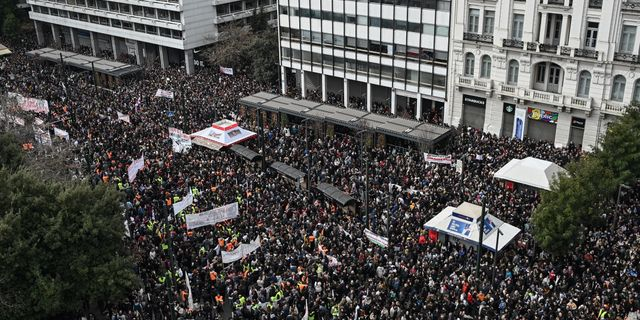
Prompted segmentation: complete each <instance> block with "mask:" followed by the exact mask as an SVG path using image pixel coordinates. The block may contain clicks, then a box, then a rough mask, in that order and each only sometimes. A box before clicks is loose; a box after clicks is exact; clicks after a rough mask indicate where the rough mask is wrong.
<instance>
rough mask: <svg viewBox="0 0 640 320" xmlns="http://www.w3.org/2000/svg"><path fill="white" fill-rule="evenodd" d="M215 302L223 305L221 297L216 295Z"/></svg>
mask: <svg viewBox="0 0 640 320" xmlns="http://www.w3.org/2000/svg"><path fill="white" fill-rule="evenodd" d="M216 302H217V303H218V304H221V305H222V304H224V298H223V297H222V296H221V295H219V294H217V295H216Z"/></svg>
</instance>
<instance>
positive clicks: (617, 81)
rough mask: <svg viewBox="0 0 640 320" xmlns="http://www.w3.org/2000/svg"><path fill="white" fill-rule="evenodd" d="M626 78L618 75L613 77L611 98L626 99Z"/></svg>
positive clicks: (615, 99)
mask: <svg viewBox="0 0 640 320" xmlns="http://www.w3.org/2000/svg"><path fill="white" fill-rule="evenodd" d="M626 82H627V81H626V80H625V79H624V77H623V76H621V75H617V76H615V78H613V85H612V86H611V100H613V101H620V102H622V100H623V99H624V87H625V85H626Z"/></svg>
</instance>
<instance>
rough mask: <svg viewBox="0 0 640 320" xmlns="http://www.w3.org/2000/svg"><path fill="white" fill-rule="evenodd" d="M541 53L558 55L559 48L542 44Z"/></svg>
mask: <svg viewBox="0 0 640 320" xmlns="http://www.w3.org/2000/svg"><path fill="white" fill-rule="evenodd" d="M540 52H548V53H557V52H558V46H557V45H555V44H544V43H541V44H540Z"/></svg>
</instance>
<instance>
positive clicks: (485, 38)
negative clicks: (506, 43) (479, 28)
mask: <svg viewBox="0 0 640 320" xmlns="http://www.w3.org/2000/svg"><path fill="white" fill-rule="evenodd" d="M463 40H469V41H477V42H486V43H493V35H492V34H478V33H471V32H465V33H464V34H463Z"/></svg>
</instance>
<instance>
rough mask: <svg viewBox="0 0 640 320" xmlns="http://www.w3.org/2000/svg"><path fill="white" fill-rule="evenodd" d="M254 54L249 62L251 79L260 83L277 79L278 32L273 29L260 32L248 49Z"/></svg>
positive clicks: (272, 81)
mask: <svg viewBox="0 0 640 320" xmlns="http://www.w3.org/2000/svg"><path fill="white" fill-rule="evenodd" d="M250 51H251V52H260V53H261V54H256V55H254V57H253V60H252V62H251V69H252V74H253V79H254V80H256V81H259V82H262V83H274V82H276V81H278V34H277V33H276V32H275V30H267V31H264V32H262V33H261V36H260V37H258V38H257V39H256V41H255V42H254V44H253V46H252V47H251V49H250Z"/></svg>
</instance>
